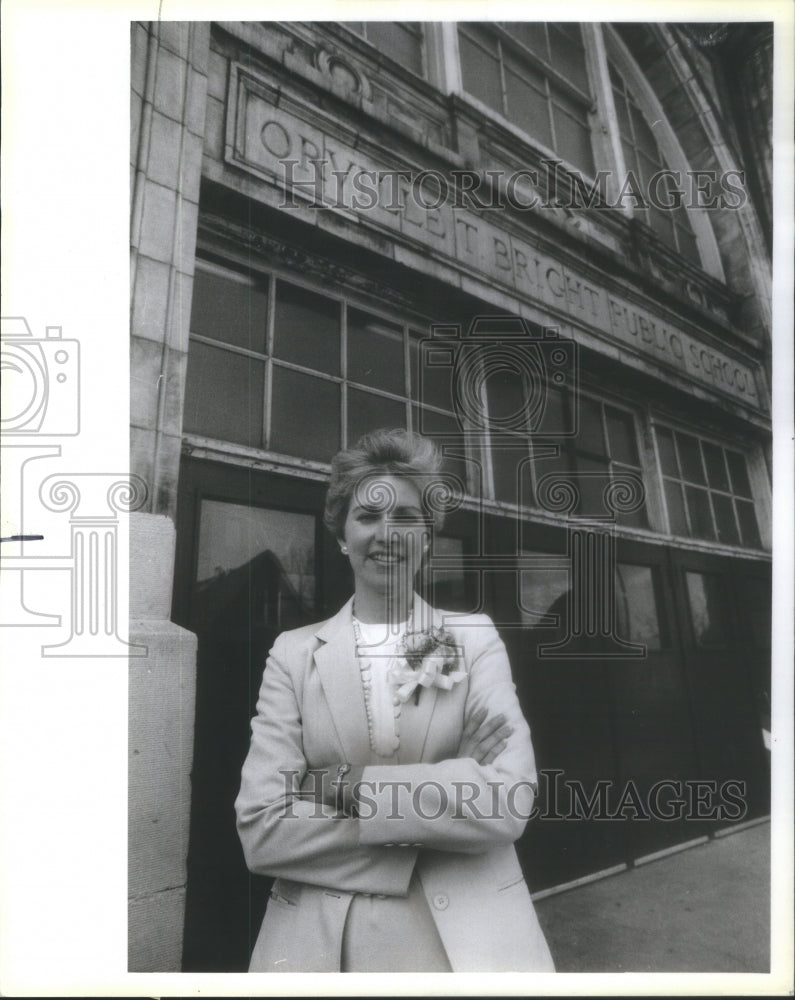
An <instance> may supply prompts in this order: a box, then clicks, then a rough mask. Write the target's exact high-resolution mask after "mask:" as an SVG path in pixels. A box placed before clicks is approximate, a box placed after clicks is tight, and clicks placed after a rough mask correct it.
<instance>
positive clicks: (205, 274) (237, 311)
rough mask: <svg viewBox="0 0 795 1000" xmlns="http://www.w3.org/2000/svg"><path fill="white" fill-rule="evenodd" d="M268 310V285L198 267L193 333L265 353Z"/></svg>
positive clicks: (193, 311) (195, 282)
mask: <svg viewBox="0 0 795 1000" xmlns="http://www.w3.org/2000/svg"><path fill="white" fill-rule="evenodd" d="M267 310H268V295H267V291H266V289H265V288H256V287H254V286H253V285H251V284H249V283H244V282H242V281H235V280H234V279H232V278H224V277H222V276H221V275H218V274H213V273H211V272H210V271H205V270H204V269H203V268H202V267H197V268H196V275H195V277H194V279H193V305H192V306H191V313H190V328H191V332H192V333H198V334H201V335H202V336H203V337H212V338H213V340H223V341H224V342H225V343H227V344H234V345H235V347H245V348H246V349H247V350H249V351H257V352H258V353H260V354H264V353H265V329H266V323H267Z"/></svg>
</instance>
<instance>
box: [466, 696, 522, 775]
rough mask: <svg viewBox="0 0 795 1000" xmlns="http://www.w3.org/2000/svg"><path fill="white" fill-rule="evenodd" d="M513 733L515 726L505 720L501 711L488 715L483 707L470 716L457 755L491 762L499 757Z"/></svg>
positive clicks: (485, 762) (478, 761) (479, 762)
mask: <svg viewBox="0 0 795 1000" xmlns="http://www.w3.org/2000/svg"><path fill="white" fill-rule="evenodd" d="M511 733H513V726H511V725H509V723H508V722H506V720H505V716H504V715H502V714H501V713H500V714H499V715H494V716H492V717H491V718H489V717H488V712H487V710H486V709H485V708H482V709H481V710H480V711H479V712H475V713H474V714H473V715H471V716H470V718H469V720H468V721H467V724H466V726H464V731H463V733H462V734H461V742H460V743H459V744H458V752H457V754H456V756H457V757H472V758H473V759H474V760H475V761H476V762H477V763H478V764H490V763H491V762H492V761H493V760H494V759H495V758H496V757H498V756H499V755H500V754H501V753H502V751H503V750H504V749H505V747H506V746H507V744H508V739H509V738H510V736H511Z"/></svg>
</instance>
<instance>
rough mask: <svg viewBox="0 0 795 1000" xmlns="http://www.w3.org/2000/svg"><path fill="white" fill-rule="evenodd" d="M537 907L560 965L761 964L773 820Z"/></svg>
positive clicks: (636, 968) (709, 967)
mask: <svg viewBox="0 0 795 1000" xmlns="http://www.w3.org/2000/svg"><path fill="white" fill-rule="evenodd" d="M535 906H536V912H537V913H538V919H539V921H540V922H541V926H542V927H543V928H544V931H545V933H546V935H547V940H548V942H549V947H550V949H551V951H552V955H553V957H554V959H555V965H556V967H557V970H558V972H768V971H769V962H770V945H769V937H770V824H769V822H764V823H761V824H759V825H757V826H752V827H748V828H746V829H743V830H738V831H737V832H734V833H730V834H729V835H728V836H722V837H719V838H716V839H715V840H710V841H708V842H707V843H704V844H700V845H698V846H695V847H692V848H688V849H687V850H683V851H680V852H678V853H676V854H671V855H668V856H666V857H664V858H660V859H659V860H657V861H651V862H649V863H647V864H644V865H641V866H639V867H637V868H631V869H630V870H628V871H625V872H621V873H620V874H617V875H610V876H608V877H606V878H603V879H600V880H598V881H596V882H591V883H588V884H587V885H584V886H581V887H579V888H576V889H570V890H567V891H565V892H562V893H559V894H558V895H554V896H547V897H546V898H544V899H540V900H538V901H537V902H536V904H535Z"/></svg>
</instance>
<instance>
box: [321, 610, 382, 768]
mask: <svg viewBox="0 0 795 1000" xmlns="http://www.w3.org/2000/svg"><path fill="white" fill-rule="evenodd" d="M352 606H353V599H352V598H351V600H349V601H348V603H347V604H345V605H344V606H343V607H342V608H341V609H340V611H338V612H337V614H336V615H334V617H333V618H330V619H329V620H328V621H327V622H325V624H324V625H322V626H321V627H320V628H319V629H318V631H317V633H316V635H317V638H318V639H320V640H321V641H322V642H323V645H322V646H320V647H319V648H318V649H316V650H315V665H316V666H317V671H318V674H319V676H320V682H321V684H322V685H323V693H324V694H325V696H326V700H327V702H328V706H329V710H330V712H331V717H332V719H333V720H334V727H335V729H336V731H337V736H338V738H339V741H340V743H341V745H342V748H343V750H344V752H345V760H347V761H349V762H350V763H351V764H356V765H361V764H366V763H367V762H368V761H369V760H370V756H371V750H370V736H369V731H368V728H367V711H366V709H365V705H364V691H363V690H362V681H361V676H360V671H359V663H358V661H357V658H356V642H355V640H354V637H353V623H352V615H351V608H352Z"/></svg>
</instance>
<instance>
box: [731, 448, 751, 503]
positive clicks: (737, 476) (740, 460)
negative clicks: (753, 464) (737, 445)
mask: <svg viewBox="0 0 795 1000" xmlns="http://www.w3.org/2000/svg"><path fill="white" fill-rule="evenodd" d="M726 461H727V462H728V463H729V472H730V473H731V477H732V487H733V488H734V492H735V493H736V494H737V496H740V497H750V496H751V484H750V483H749V482H748V469H747V468H746V465H745V458H744V457H743V456H742V455H741V454H740V453H739V452H736V451H727V452H726Z"/></svg>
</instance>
